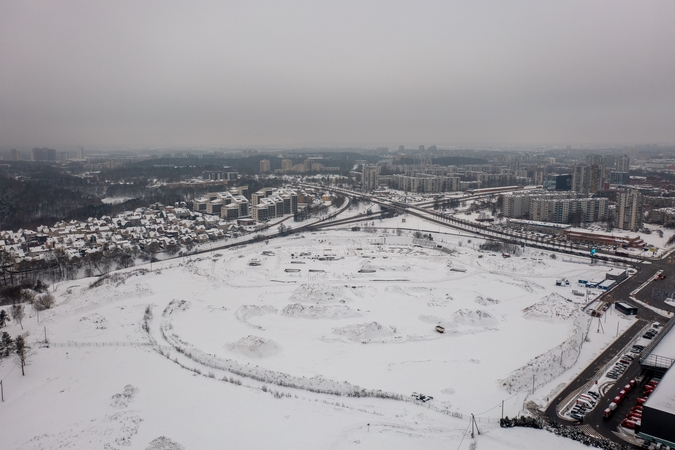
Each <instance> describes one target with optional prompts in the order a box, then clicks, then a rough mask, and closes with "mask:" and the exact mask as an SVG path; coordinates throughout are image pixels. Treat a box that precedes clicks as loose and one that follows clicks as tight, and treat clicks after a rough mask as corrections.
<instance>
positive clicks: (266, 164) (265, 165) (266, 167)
mask: <svg viewBox="0 0 675 450" xmlns="http://www.w3.org/2000/svg"><path fill="white" fill-rule="evenodd" d="M270 168H271V166H270V161H269V160H268V159H262V160H260V173H269V171H270Z"/></svg>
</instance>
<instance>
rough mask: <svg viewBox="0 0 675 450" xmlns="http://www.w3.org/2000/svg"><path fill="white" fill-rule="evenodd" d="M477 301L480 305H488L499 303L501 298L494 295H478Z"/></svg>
mask: <svg viewBox="0 0 675 450" xmlns="http://www.w3.org/2000/svg"><path fill="white" fill-rule="evenodd" d="M475 301H476V303H478V304H479V305H483V306H487V305H496V304H498V303H499V300H497V299H494V298H492V297H483V296H482V295H477V296H476V298H475Z"/></svg>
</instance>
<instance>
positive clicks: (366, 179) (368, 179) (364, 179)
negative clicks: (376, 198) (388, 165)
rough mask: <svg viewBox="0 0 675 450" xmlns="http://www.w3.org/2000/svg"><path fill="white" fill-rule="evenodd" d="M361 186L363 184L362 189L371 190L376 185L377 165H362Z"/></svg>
mask: <svg viewBox="0 0 675 450" xmlns="http://www.w3.org/2000/svg"><path fill="white" fill-rule="evenodd" d="M361 186H363V189H367V190H372V189H375V188H376V187H377V167H375V166H374V165H372V164H366V165H364V166H363V173H362V175H361Z"/></svg>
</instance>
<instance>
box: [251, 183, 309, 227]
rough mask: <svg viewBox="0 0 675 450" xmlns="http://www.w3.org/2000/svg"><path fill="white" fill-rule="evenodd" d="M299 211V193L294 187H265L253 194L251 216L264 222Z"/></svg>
mask: <svg viewBox="0 0 675 450" xmlns="http://www.w3.org/2000/svg"><path fill="white" fill-rule="evenodd" d="M296 212H298V194H297V192H295V191H294V190H292V189H275V188H264V189H261V190H259V191H258V192H254V193H253V194H251V217H253V219H255V220H257V221H259V222H262V221H265V220H269V219H273V218H275V217H283V216H284V215H287V214H295V213H296Z"/></svg>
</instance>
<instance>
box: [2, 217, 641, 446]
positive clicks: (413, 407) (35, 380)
mask: <svg viewBox="0 0 675 450" xmlns="http://www.w3.org/2000/svg"><path fill="white" fill-rule="evenodd" d="M432 230H433V228H432ZM479 242H480V241H478V240H476V239H473V240H472V242H471V243H469V242H468V240H467V237H465V236H450V235H444V236H440V235H437V236H436V237H435V240H434V241H433V243H431V246H428V247H427V246H424V245H419V244H420V243H419V241H417V242H416V244H417V245H415V243H414V242H413V239H412V238H411V236H406V235H405V233H404V234H403V235H401V236H395V235H392V234H386V235H383V234H375V233H360V232H348V231H333V232H322V233H312V234H303V235H294V236H291V237H287V238H283V239H274V240H271V241H269V244H264V243H260V244H256V245H249V246H247V247H245V248H238V249H234V250H220V251H218V250H216V251H214V252H212V253H210V254H209V253H207V254H203V255H200V257H198V258H195V257H193V258H192V259H191V260H189V259H176V260H172V261H166V262H163V263H155V264H154V265H153V269H155V271H153V272H148V271H147V270H143V269H139V268H134V269H129V270H125V271H121V272H118V273H116V274H113V275H112V276H111V277H109V278H107V279H104V280H102V281H100V282H97V283H96V284H95V285H94V286H93V287H92V283H94V282H95V281H96V279H83V280H77V281H74V282H67V283H62V284H59V285H57V290H56V292H55V295H56V297H57V305H56V307H55V308H54V309H52V310H49V311H47V312H46V314H43V313H41V315H40V323H37V321H36V317H35V316H34V315H33V316H32V317H30V318H26V320H25V322H24V326H25V328H26V330H27V331H29V332H30V336H29V341H30V342H33V343H34V344H33V346H34V349H35V354H34V355H33V357H32V360H31V365H30V366H29V367H27V369H26V370H27V372H26V376H25V377H22V376H21V371H20V370H19V369H16V368H14V366H13V363H12V361H11V360H10V359H8V358H5V359H3V360H0V377H1V378H2V379H3V380H4V381H3V385H4V393H5V402H4V403H2V404H0V435H1V436H3V445H2V447H3V448H10V449H14V448H16V449H19V448H20V449H42V448H45V449H47V448H111V449H112V448H139V449H146V448H150V449H179V448H186V449H192V448H200V449H207V448H208V449H210V448H224V447H228V448H331V449H342V448H388V449H390V448H393V449H402V448H422V447H424V448H432V449H433V448H448V447H450V448H457V447H458V445H460V442H462V444H461V446H460V447H459V448H469V446H470V445H471V444H472V443H475V444H477V446H478V447H480V448H490V449H529V448H532V449H534V448H552V449H555V448H561V449H562V448H576V447H577V446H578V447H579V448H581V446H580V444H577V443H574V442H572V441H568V440H565V439H563V438H557V437H555V436H553V435H551V434H549V433H546V432H543V431H535V430H525V429H518V430H516V429H506V430H502V429H500V428H499V426H498V424H497V423H496V421H497V419H498V418H499V417H500V414H501V402H502V400H505V404H504V405H505V411H504V412H505V414H506V415H509V416H513V415H516V414H519V413H521V411H522V410H523V405H524V403H525V402H527V401H535V402H538V403H539V404H540V405H542V406H543V405H544V404H545V403H546V398H547V397H550V396H551V397H552V396H553V395H554V394H555V393H556V392H557V391H558V390H559V389H561V388H562V387H563V385H564V383H566V382H567V381H569V380H570V379H571V378H573V376H574V375H575V374H576V373H578V372H580V371H581V370H582V369H583V367H584V366H585V365H586V364H587V363H588V362H589V361H590V360H591V359H592V358H593V357H594V356H595V355H597V353H598V352H599V351H600V350H601V349H602V348H604V347H605V346H606V345H607V344H609V343H610V342H611V341H612V340H613V339H614V338H615V336H616V332H617V330H618V332H619V333H620V332H621V331H622V330H624V329H626V328H627V327H629V326H630V325H631V323H632V322H631V321H630V320H629V319H626V318H624V317H622V316H617V315H616V314H615V315H613V316H610V317H608V319H607V321H606V322H603V323H602V328H603V332H602V333H601V332H600V331H598V332H596V327H597V328H598V330H599V329H600V325H599V324H598V323H596V322H597V319H595V321H594V322H592V323H591V319H590V317H589V316H587V315H586V314H584V313H582V312H580V310H579V308H580V306H582V305H583V304H584V302H585V301H586V300H585V298H583V297H577V296H574V295H572V289H573V288H576V283H575V281H576V280H577V279H578V278H579V277H580V276H581V275H582V274H583V276H584V277H591V278H594V277H603V276H604V272H605V271H606V270H608V267H604V266H589V265H588V264H584V263H583V261H582V260H579V261H574V260H573V261H572V262H570V261H563V260H562V258H561V257H560V256H558V258H557V259H552V258H551V257H550V254H549V253H548V252H543V253H542V252H541V251H535V250H532V249H526V250H525V253H524V254H523V255H522V256H521V257H512V258H502V257H501V255H498V254H494V253H490V252H487V253H483V252H479V251H477V250H476V249H475V248H474V245H476V244H477V243H479ZM436 245H441V246H443V247H444V249H445V250H446V251H442V250H443V249H439V248H436ZM263 252H265V253H266V254H263ZM448 252H451V253H448ZM253 259H257V260H258V261H259V262H260V265H258V266H251V265H249V263H250V262H251V260H253ZM453 269H454V270H453ZM561 277H565V278H568V279H569V280H570V281H571V286H568V287H556V286H555V280H556V279H559V278H561ZM603 320H605V319H603ZM436 325H441V326H443V327H444V328H445V333H443V334H440V333H438V332H437V331H435V326H436ZM45 327H46V334H47V338H48V340H49V341H50V346H49V348H45V347H44V346H41V345H40V343H39V341H41V340H44V334H45ZM7 330H8V331H9V332H10V333H11V334H12V335H16V334H18V333H20V332H21V329H20V328H19V326H18V325H16V324H14V323H10V324H9V325H8V327H7ZM533 378H534V384H535V392H534V393H532V387H533V386H532V384H533ZM413 392H417V393H423V394H425V395H429V396H433V398H434V399H433V400H432V401H430V402H426V403H422V402H419V401H415V400H414V399H413V398H412V397H411V394H412V393H413ZM498 406H499V407H498ZM472 413H473V414H476V417H477V418H478V420H479V426H481V427H482V430H481V431H482V432H483V434H481V435H480V436H477V439H476V440H475V441H473V440H472V439H470V438H469V437H468V436H466V435H465V433H466V430H467V426H468V425H469V416H470V414H472ZM368 424H370V425H368Z"/></svg>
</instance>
